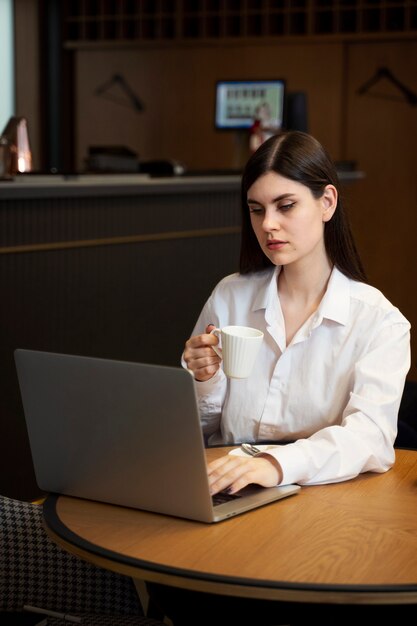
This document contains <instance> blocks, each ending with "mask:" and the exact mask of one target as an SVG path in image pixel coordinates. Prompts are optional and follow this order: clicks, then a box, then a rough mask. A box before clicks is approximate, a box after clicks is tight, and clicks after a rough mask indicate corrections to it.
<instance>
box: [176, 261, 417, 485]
mask: <svg viewBox="0 0 417 626" xmlns="http://www.w3.org/2000/svg"><path fill="white" fill-rule="evenodd" d="M279 271H280V267H275V268H274V267H273V268H269V269H266V270H264V271H262V272H259V273H253V274H249V275H240V274H233V275H230V276H227V277H226V278H224V279H223V280H221V281H220V283H219V284H218V285H217V286H216V287H215V289H214V290H213V292H212V294H211V296H210V297H209V299H208V301H207V302H206V304H205V306H204V308H203V310H202V312H201V314H200V317H199V319H198V321H197V324H196V326H195V328H194V330H193V332H192V335H196V334H200V333H203V332H205V329H206V326H207V325H208V324H215V325H216V326H217V327H219V328H222V327H223V326H227V325H242V326H252V327H254V328H258V329H259V330H262V331H263V332H264V335H265V338H264V341H263V344H262V346H261V349H260V352H259V355H258V357H257V361H256V364H255V367H254V370H253V372H252V374H251V375H250V377H249V378H247V379H240V380H237V379H227V378H226V376H225V375H224V373H223V371H222V369H220V370H219V371H218V372H217V373H216V374H215V376H213V378H211V379H210V380H208V381H205V382H198V381H196V382H195V385H196V390H197V396H198V400H199V408H200V415H201V421H202V426H203V431H204V433H205V435H206V437H208V440H209V443H210V445H216V444H233V443H239V442H243V441H250V442H262V441H268V442H270V441H274V442H277V443H278V442H279V443H280V444H281V445H278V446H277V447H276V448H273V449H272V450H269V453H271V454H272V455H273V456H275V457H276V459H277V460H278V461H279V463H280V465H281V467H282V469H283V474H284V481H283V482H284V483H300V484H318V483H328V482H338V481H342V480H347V479H350V478H353V477H354V476H357V475H358V474H359V473H361V472H366V471H374V472H384V471H386V470H387V469H389V468H390V467H391V466H392V464H393V463H394V459H395V454H394V449H393V443H394V440H395V436H396V432H397V418H398V409H399V404H400V400H401V395H402V391H403V387H404V382H405V377H406V374H407V372H408V370H409V368H410V324H409V322H408V321H407V320H406V319H405V317H404V316H403V315H402V314H401V313H400V311H399V310H398V309H397V308H396V307H394V306H393V305H392V304H391V303H390V302H389V301H388V300H387V299H386V298H385V297H384V295H383V294H382V293H381V292H380V291H378V290H377V289H375V288H374V287H371V286H369V285H366V284H364V283H360V282H357V281H354V280H351V279H349V278H347V277H346V276H345V275H344V274H342V273H341V272H340V271H339V270H337V269H334V270H333V271H332V274H331V277H330V280H329V283H328V287H327V291H326V293H325V295H324V297H323V299H322V301H321V303H320V306H319V308H318V309H317V310H316V311H315V313H314V314H313V315H312V316H311V317H310V318H309V319H308V320H307V321H306V322H305V323H304V324H303V326H302V327H301V328H300V329H299V330H298V332H297V333H296V334H295V336H294V337H293V339H292V341H291V343H290V344H289V345H288V346H287V345H286V339H285V324H284V317H283V314H282V310H281V305H280V301H279V296H278V289H277V277H278V273H279ZM183 365H184V366H185V363H184V362H183ZM286 442H292V443H286ZM282 444H285V445H282Z"/></svg>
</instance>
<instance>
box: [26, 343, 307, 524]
mask: <svg viewBox="0 0 417 626" xmlns="http://www.w3.org/2000/svg"><path fill="white" fill-rule="evenodd" d="M15 362H16V367H17V373H18V378H19V385H20V391H21V396H22V402H23V408H24V413H25V418H26V424H27V430H28V435H29V442H30V447H31V452H32V458H33V463H34V469H35V475H36V480H37V483H38V486H39V488H40V489H41V490H43V491H45V492H49V493H51V492H55V493H61V494H66V495H70V496H76V497H79V498H88V499H90V500H98V501H102V502H108V503H111V504H117V505H123V506H127V507H133V508H137V509H143V510H147V511H152V512H155V513H164V514H167V515H174V516H177V517H182V518H187V519H193V520H198V521H201V522H218V521H221V520H223V519H226V518H228V517H231V516H233V515H237V514H239V513H243V512H245V511H248V510H250V509H253V508H255V507H258V506H261V505H264V504H267V503H269V502H273V501H274V500H278V499H280V498H284V497H285V496H289V495H291V494H294V493H296V492H297V491H298V490H299V489H300V487H299V486H297V485H285V486H278V487H272V488H268V489H266V488H262V487H257V486H255V485H251V486H248V487H247V488H245V489H244V490H243V491H242V492H241V493H240V495H239V496H238V497H235V498H232V499H230V500H229V499H227V501H223V502H220V503H219V504H214V503H213V499H212V497H211V495H210V493H209V486H208V479H207V471H206V461H205V452H204V441H203V436H202V431H201V427H200V419H199V413H198V407H197V401H196V395H195V390H194V380H193V378H192V375H191V374H190V372H188V371H187V370H185V369H183V368H181V367H178V368H176V367H168V366H159V365H149V364H144V363H130V362H125V361H113V360H109V359H100V358H92V357H85V356H74V355H65V354H55V353H51V352H39V351H34V350H23V349H18V350H16V351H15ZM225 497H226V496H225ZM222 499H223V497H221V498H220V500H222Z"/></svg>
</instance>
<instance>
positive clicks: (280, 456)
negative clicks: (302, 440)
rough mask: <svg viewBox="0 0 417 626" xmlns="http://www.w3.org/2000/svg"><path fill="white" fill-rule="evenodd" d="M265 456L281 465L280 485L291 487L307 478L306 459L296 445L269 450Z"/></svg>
mask: <svg viewBox="0 0 417 626" xmlns="http://www.w3.org/2000/svg"><path fill="white" fill-rule="evenodd" d="M265 454H270V455H271V456H273V457H274V459H276V460H277V461H278V463H279V464H280V465H281V469H282V475H283V478H282V482H281V483H280V484H281V485H293V484H294V483H298V482H299V481H302V480H303V479H304V480H305V479H306V478H307V476H308V461H307V457H306V455H305V453H304V451H303V450H302V448H301V446H298V445H297V444H296V443H289V444H287V445H283V446H279V447H278V448H272V449H269V450H268V451H267V452H265Z"/></svg>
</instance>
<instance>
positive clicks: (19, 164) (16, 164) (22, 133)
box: [1, 117, 32, 176]
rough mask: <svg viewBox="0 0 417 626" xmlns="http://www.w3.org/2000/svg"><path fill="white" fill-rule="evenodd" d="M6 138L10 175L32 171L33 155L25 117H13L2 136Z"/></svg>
mask: <svg viewBox="0 0 417 626" xmlns="http://www.w3.org/2000/svg"><path fill="white" fill-rule="evenodd" d="M1 137H2V138H6V140H7V143H8V146H9V152H10V162H9V171H8V174H9V175H11V176H14V175H15V174H19V173H23V172H30V171H32V153H31V151H30V143H29V133H28V124H27V120H26V118H25V117H11V118H10V119H9V121H8V122H7V124H6V126H5V128H4V130H3V132H2V134H1Z"/></svg>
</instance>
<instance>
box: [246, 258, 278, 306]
mask: <svg viewBox="0 0 417 626" xmlns="http://www.w3.org/2000/svg"><path fill="white" fill-rule="evenodd" d="M280 271H281V266H280V265H278V266H276V267H274V268H273V271H271V268H268V269H267V270H266V271H264V272H263V273H262V278H263V280H262V282H260V284H259V285H258V289H257V291H256V296H255V299H254V301H253V307H252V311H258V310H259V309H266V308H268V303H269V302H270V301H271V297H275V298H276V297H277V295H276V294H277V289H278V282H277V279H278V274H279V273H280ZM259 276H260V275H259Z"/></svg>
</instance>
